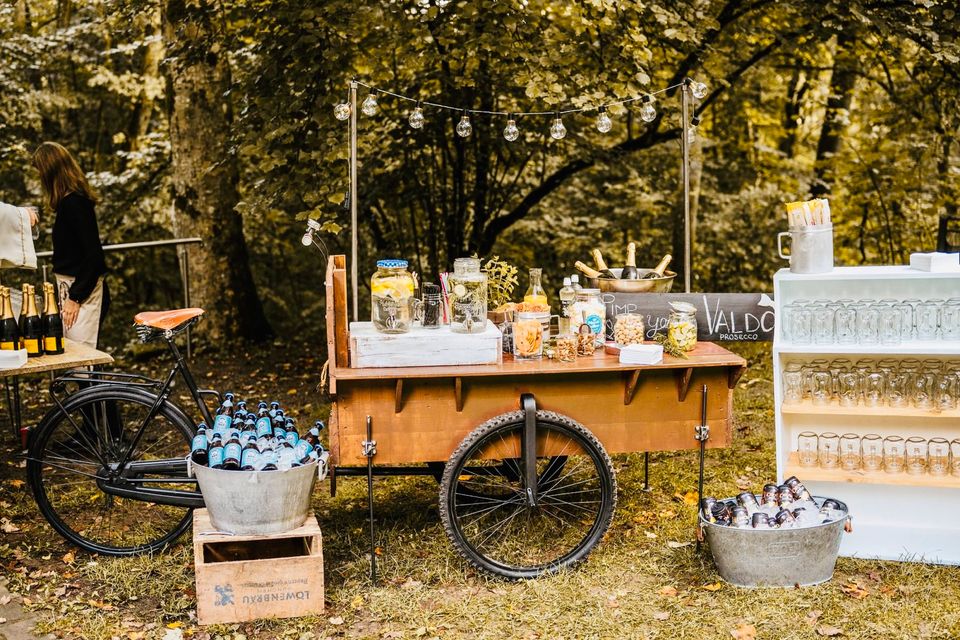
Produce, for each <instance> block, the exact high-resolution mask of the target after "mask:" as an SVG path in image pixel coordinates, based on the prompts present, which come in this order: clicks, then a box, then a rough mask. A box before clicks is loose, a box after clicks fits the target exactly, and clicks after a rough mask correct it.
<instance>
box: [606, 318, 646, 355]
mask: <svg viewBox="0 0 960 640" xmlns="http://www.w3.org/2000/svg"><path fill="white" fill-rule="evenodd" d="M644 329H645V327H644V325H643V316H642V315H641V314H639V313H621V314H618V315H617V317H616V323H615V324H614V326H613V341H614V342H616V343H617V344H618V345H620V346H621V347H626V346H628V345H631V344H641V343H642V342H643V332H644Z"/></svg>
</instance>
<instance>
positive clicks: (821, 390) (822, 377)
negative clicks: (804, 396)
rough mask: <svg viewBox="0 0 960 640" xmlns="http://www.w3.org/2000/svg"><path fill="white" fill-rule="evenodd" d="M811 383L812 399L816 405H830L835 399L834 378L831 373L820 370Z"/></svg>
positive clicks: (815, 373)
mask: <svg viewBox="0 0 960 640" xmlns="http://www.w3.org/2000/svg"><path fill="white" fill-rule="evenodd" d="M811 381H812V386H811V388H810V397H811V398H812V399H813V402H814V404H829V403H830V400H831V399H832V398H833V377H832V376H831V375H830V372H829V371H824V370H822V369H818V370H817V371H816V372H814V374H813V378H812V380H811Z"/></svg>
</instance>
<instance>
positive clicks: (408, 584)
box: [400, 578, 423, 589]
mask: <svg viewBox="0 0 960 640" xmlns="http://www.w3.org/2000/svg"><path fill="white" fill-rule="evenodd" d="M422 586H423V583H422V582H420V581H419V580H414V579H413V578H407V579H406V581H404V583H403V584H401V585H400V588H401V589H417V588H418V587H422Z"/></svg>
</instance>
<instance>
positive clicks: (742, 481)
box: [737, 476, 753, 491]
mask: <svg viewBox="0 0 960 640" xmlns="http://www.w3.org/2000/svg"><path fill="white" fill-rule="evenodd" d="M752 486H753V482H752V481H751V480H750V478H745V477H743V476H741V477H739V478H737V488H738V489H742V490H744V491H746V490H747V489H749V488H750V487H752Z"/></svg>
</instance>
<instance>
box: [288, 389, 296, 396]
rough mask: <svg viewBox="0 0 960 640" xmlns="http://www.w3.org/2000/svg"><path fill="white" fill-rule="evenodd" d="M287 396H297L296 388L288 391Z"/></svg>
mask: <svg viewBox="0 0 960 640" xmlns="http://www.w3.org/2000/svg"><path fill="white" fill-rule="evenodd" d="M287 395H288V396H295V395H297V390H296V388H293V389H287Z"/></svg>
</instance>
